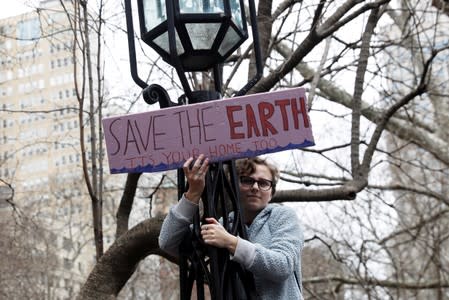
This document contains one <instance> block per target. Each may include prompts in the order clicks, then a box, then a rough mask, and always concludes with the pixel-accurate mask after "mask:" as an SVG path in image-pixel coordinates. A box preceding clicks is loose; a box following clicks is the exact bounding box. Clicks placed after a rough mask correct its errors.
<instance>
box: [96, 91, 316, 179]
mask: <svg viewBox="0 0 449 300" xmlns="http://www.w3.org/2000/svg"><path fill="white" fill-rule="evenodd" d="M306 104H307V103H306V96H305V92H304V89H303V88H294V89H287V90H282V91H275V92H270V93H262V94H254V95H248V96H242V97H235V98H229V99H221V100H214V101H208V102H203V103H198V104H190V105H183V106H176V107H170V108H164V109H159V110H157V111H150V112H144V113H137V114H129V115H124V116H118V117H110V118H104V119H103V127H104V134H105V139H106V148H107V152H108V158H109V168H110V171H111V173H136V172H156V171H164V170H170V169H177V168H180V167H182V165H183V164H184V162H185V161H186V160H187V159H188V158H189V157H197V156H199V155H200V154H201V153H203V154H205V155H206V156H207V157H209V159H210V161H211V162H217V161H223V160H229V159H236V158H242V157H252V156H256V155H260V154H265V153H273V152H279V151H283V150H288V149H295V148H303V147H308V146H313V145H315V143H314V139H313V135H312V128H311V125H310V121H309V117H308V114H307V107H306Z"/></svg>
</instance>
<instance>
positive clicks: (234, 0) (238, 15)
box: [230, 0, 243, 30]
mask: <svg viewBox="0 0 449 300" xmlns="http://www.w3.org/2000/svg"><path fill="white" fill-rule="evenodd" d="M230 5H231V14H232V20H233V21H234V23H235V25H237V27H238V28H240V29H241V30H243V21H242V8H241V6H240V0H231V2H230Z"/></svg>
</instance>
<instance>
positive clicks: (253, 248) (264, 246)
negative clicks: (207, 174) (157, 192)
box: [159, 197, 304, 300]
mask: <svg viewBox="0 0 449 300" xmlns="http://www.w3.org/2000/svg"><path fill="white" fill-rule="evenodd" d="M197 209H198V206H197V205H195V204H194V203H192V202H190V201H188V200H187V199H185V198H184V197H183V198H181V200H180V201H179V202H178V204H176V205H175V206H173V207H172V208H171V209H170V212H169V214H168V215H167V217H166V218H165V220H164V223H163V224H162V228H161V232H160V235H159V245H160V247H161V249H163V250H164V251H166V252H168V253H170V254H173V255H176V256H177V252H178V247H179V244H180V242H181V240H182V238H183V236H184V235H185V234H186V232H187V231H188V230H189V225H190V224H191V223H192V218H193V215H194V214H195V212H196V210H197ZM247 231H248V240H244V239H241V238H239V239H238V242H237V248H236V251H235V253H234V255H233V256H232V258H231V259H232V260H234V261H236V262H238V263H240V264H241V265H242V266H243V267H244V268H246V269H247V270H249V271H250V272H252V273H253V275H254V280H255V283H256V289H257V292H258V294H259V296H260V299H269V300H277V299H279V300H284V299H285V300H290V299H291V300H300V299H303V298H302V295H301V292H300V289H302V285H301V251H302V248H303V244H304V238H303V233H302V230H301V227H300V225H299V221H298V218H297V216H296V213H295V211H294V210H293V209H291V208H289V207H287V206H281V205H277V204H269V205H268V206H267V207H265V208H264V209H263V210H262V211H261V212H260V213H259V214H258V215H257V217H256V218H255V219H254V221H253V223H252V224H251V225H250V226H249V227H248V228H247ZM300 287H301V288H300Z"/></svg>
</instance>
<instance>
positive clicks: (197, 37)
mask: <svg viewBox="0 0 449 300" xmlns="http://www.w3.org/2000/svg"><path fill="white" fill-rule="evenodd" d="M220 26H221V23H187V24H186V29H187V33H188V34H189V38H190V41H191V42H192V47H193V49H195V50H204V49H211V48H212V45H213V43H214V41H215V37H216V36H217V33H218V30H219V29H220Z"/></svg>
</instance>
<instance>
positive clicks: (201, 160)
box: [182, 154, 209, 204]
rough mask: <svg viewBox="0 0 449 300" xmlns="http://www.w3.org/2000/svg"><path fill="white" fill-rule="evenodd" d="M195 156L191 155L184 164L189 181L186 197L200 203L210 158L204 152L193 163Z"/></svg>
mask: <svg viewBox="0 0 449 300" xmlns="http://www.w3.org/2000/svg"><path fill="white" fill-rule="evenodd" d="M192 162H193V157H190V158H189V159H188V160H186V162H185V163H184V165H183V167H182V168H183V170H184V174H185V176H186V178H187V182H188V183H189V189H188V190H187V192H186V193H185V197H186V198H187V199H188V200H190V201H192V202H193V203H196V204H198V203H199V201H200V198H201V194H202V193H203V190H204V186H205V177H206V173H207V170H208V169H209V159H208V158H205V156H204V154H200V156H198V158H197V159H196V160H195V162H194V163H193V165H192Z"/></svg>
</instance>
